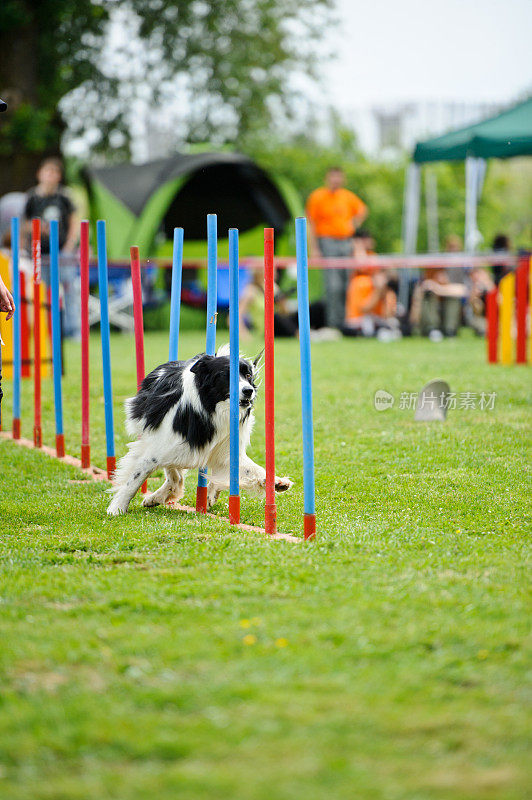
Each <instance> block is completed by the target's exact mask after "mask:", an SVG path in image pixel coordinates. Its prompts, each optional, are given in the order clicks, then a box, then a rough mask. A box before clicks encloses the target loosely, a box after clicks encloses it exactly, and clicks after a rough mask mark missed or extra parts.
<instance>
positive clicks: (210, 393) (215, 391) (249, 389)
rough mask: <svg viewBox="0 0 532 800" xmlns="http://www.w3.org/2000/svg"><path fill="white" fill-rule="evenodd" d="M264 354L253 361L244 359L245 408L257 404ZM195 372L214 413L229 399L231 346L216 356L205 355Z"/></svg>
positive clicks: (241, 392) (242, 393)
mask: <svg viewBox="0 0 532 800" xmlns="http://www.w3.org/2000/svg"><path fill="white" fill-rule="evenodd" d="M261 355H262V354H261ZM261 355H259V356H257V358H255V359H254V360H253V361H250V360H249V359H247V358H241V359H240V362H239V390H238V397H239V405H240V408H241V409H250V408H252V407H253V405H254V403H255V398H256V396H257V386H256V374H257V370H258V363H259V360H260V357H261ZM191 372H193V373H194V374H195V376H196V388H197V390H198V393H199V395H200V398H201V401H202V403H203V405H204V407H205V408H206V409H207V410H209V411H210V412H213V411H214V409H215V407H216V404H217V403H219V402H221V401H223V400H228V399H229V345H224V346H223V347H220V349H219V350H218V352H217V353H216V355H215V356H208V355H205V354H204V355H201V356H200V357H199V358H198V360H197V361H196V362H195V364H194V365H193V366H192V367H191Z"/></svg>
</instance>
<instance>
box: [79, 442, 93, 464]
mask: <svg viewBox="0 0 532 800" xmlns="http://www.w3.org/2000/svg"><path fill="white" fill-rule="evenodd" d="M90 465H91V446H90V444H82V445H81V469H89V467H90Z"/></svg>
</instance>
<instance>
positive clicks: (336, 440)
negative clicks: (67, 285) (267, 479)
mask: <svg viewBox="0 0 532 800" xmlns="http://www.w3.org/2000/svg"><path fill="white" fill-rule="evenodd" d="M201 346H202V345H201V337H200V336H199V335H196V334H194V333H189V334H184V335H183V337H182V340H181V353H182V355H184V356H185V355H186V356H188V355H192V354H193V353H195V352H198V351H199V350H201ZM78 348H79V346H76V345H71V344H69V345H68V346H67V348H66V367H67V374H66V377H65V381H64V390H65V419H66V422H65V429H66V442H67V450H68V452H70V453H72V454H74V455H79V427H80V424H79V402H80V399H79V383H80V374H79V363H78ZM91 348H92V354H93V364H92V368H93V381H92V385H91V403H92V405H91V426H92V452H93V456H94V459H93V460H94V461H95V463H98V464H100V465H101V466H103V465H104V462H105V452H104V434H103V397H102V387H101V379H100V375H99V363H100V353H99V349H98V348H99V342H98V340H97V339H96V338H94V339H93V340H92V341H91ZM166 348H167V340H166V337H164V336H162V335H159V334H150V335H149V336H148V339H147V342H146V352H147V356H146V362H147V366H148V368H151V367H153V366H155V365H156V364H157V363H160V362H162V361H164V360H165V358H166ZM112 349H113V365H114V374H113V380H114V392H115V398H116V408H115V420H116V428H117V454H118V455H120V454H122V453H123V452H124V445H125V441H126V438H125V434H124V431H123V413H122V410H121V402H122V400H123V398H125V397H126V396H128V395H129V394H131V393H132V391H133V389H134V374H135V369H134V349H133V343H132V340H131V339H130V338H128V337H121V336H115V337H114V338H113V342H112ZM257 349H258V345H256V346H253V345H251V346H250V347H249V351H250V352H251V353H254V352H255V351H256V350H257ZM297 364H298V354H297V343H296V342H294V341H279V342H278V344H277V462H278V473H280V474H289V475H291V477H292V478H294V479H295V481H296V486H295V487H294V490H293V492H292V493H291V494H289V495H285V496H281V497H280V498H279V502H278V507H279V513H278V518H279V528H280V529H281V530H283V531H286V532H289V533H295V534H299V533H300V532H301V518H302V458H301V437H300V416H299V414H300V412H299V408H300V406H299V384H298V380H297V374H298V370H297ZM313 370H314V391H315V401H314V414H315V437H316V488H317V513H318V540H317V542H316V543H307V544H304V543H302V544H295V545H293V544H287V543H285V542H271V541H268V540H267V539H266V538H265V537H264V536H261V535H256V534H243V533H241V532H236V531H231V530H229V529H228V527H227V526H226V525H225V524H224V523H223V522H221V521H216V520H204V519H198V518H196V517H192V518H190V517H188V516H185V515H182V514H180V513H178V512H172V511H170V510H168V509H163V508H159V509H152V510H143V509H142V508H141V507H140V501H139V499H135V500H134V502H133V504H132V508H131V513H129V514H128V515H127V516H125V517H123V518H114V519H108V518H107V517H106V516H105V508H106V504H107V501H108V498H107V496H106V495H105V494H104V491H103V486H102V485H99V484H95V483H92V482H89V481H84V482H82V483H79V482H77V481H79V479H80V477H81V476H80V473H78V472H77V471H76V470H75V469H74V468H71V467H68V466H66V465H64V464H60V463H58V462H55V461H54V460H52V459H49V458H47V457H46V456H44V455H42V454H39V453H34V452H32V451H27V450H23V449H19V448H18V447H17V446H15V445H13V444H12V443H9V442H1V443H0V469H1V475H2V492H1V493H0V518H1V520H2V535H1V555H2V568H3V573H2V578H1V589H0V595H1V596H0V623H1V630H0V637H1V638H0V640H1V642H2V646H1V647H0V673H1V677H0V685H1V697H0V703H1V705H0V796H2V797H6V798H9V800H22V799H23V800H45V799H46V800H52V799H53V800H78V799H79V800H81V799H83V800H89V798H90V799H91V800H93V799H94V798H98V800H101V799H106V798H113V799H114V798H116V800H137V799H138V800H140V799H141V798H142V799H144V798H146V797H153V798H157V800H170V799H171V798H172V799H173V798H175V797H179V798H180V800H192V798H194V800H198V799H199V798H202V799H203V798H213V800H214V799H215V798H216V800H218V799H219V798H238V800H300V799H301V798H306V799H307V800H314V799H315V800H318V799H319V800H321V799H322V798H326V797H327V798H334V800H337V799H338V800H343V799H344V798H345V799H346V800H347V799H349V800H351V798H357V800H358V798H362V800H366V799H367V800H380V799H381V798H382V800H424V799H425V798H427V799H429V798H434V799H435V800H443V799H445V798H475V799H477V798H478V799H480V798H482V799H483V798H486V799H491V798H493V800H495V799H496V800H510V799H512V800H514V799H517V798H523V799H524V798H525V797H526V796H527V778H528V777H529V767H528V765H529V762H530V756H529V752H527V726H528V725H529V721H530V717H529V715H527V709H526V697H527V695H526V687H527V684H526V667H527V665H529V664H530V652H529V651H528V652H527V649H526V637H527V634H528V632H529V622H528V616H527V612H528V611H529V605H527V604H528V597H527V594H526V588H527V568H526V564H527V555H528V548H527V535H528V534H529V532H530V467H529V465H530V427H529V423H530V400H531V397H530V395H531V382H530V373H529V370H528V369H527V368H523V367H508V368H504V367H491V368H490V367H488V366H486V365H485V363H484V346H483V343H482V342H480V341H477V340H473V339H470V338H468V337H464V338H460V339H457V340H452V341H445V342H443V343H441V344H439V345H432V344H431V343H428V342H427V341H423V340H408V341H407V340H405V341H402V342H397V343H392V344H381V343H379V342H375V341H344V342H340V343H319V344H316V345H315V346H314V348H313ZM434 377H442V378H445V379H446V380H448V381H449V383H450V384H451V388H452V389H453V390H454V391H457V392H466V391H473V392H477V393H478V392H481V391H486V392H488V391H495V392H497V400H496V405H495V409H494V410H493V411H487V410H485V411H481V410H459V409H457V410H455V411H451V412H450V414H449V417H448V420H447V422H446V423H445V424H438V423H433V424H428V425H427V424H419V423H414V421H413V412H411V411H403V410H401V409H399V408H398V407H397V401H396V405H395V406H394V408H393V409H392V410H390V411H386V412H380V413H378V412H376V411H375V410H374V408H373V394H374V392H375V390H376V389H379V388H384V389H387V390H388V391H390V392H392V393H394V394H395V395H396V396H398V395H399V393H400V392H401V391H416V390H418V389H419V388H420V387H421V386H422V385H423V383H425V382H426V381H427V380H429V379H430V378H434ZM44 388H45V412H44V414H45V419H47V423H46V424H45V430H44V438H45V441H46V442H47V443H49V444H53V424H51V423H52V413H51V412H52V405H51V394H50V393H51V386H50V382H49V381H45V386H44ZM5 390H6V402H5V405H4V422H6V421H8V420H9V419H10V408H9V402H10V393H11V392H10V386H9V383H8V382H6V385H5ZM30 391H31V386H30V385H25V387H24V400H23V408H24V413H23V434H24V435H26V436H28V437H31V429H32V421H31V398H30ZM262 429H263V406H262V404H261V403H259V407H258V410H257V426H256V433H255V434H254V437H253V442H252V448H251V451H250V452H251V455H252V456H254V457H255V458H257V459H258V460H263V459H262V456H261V454H262V453H263V447H264V437H263V430H262ZM152 484H153V486H156V485H157V481H156V480H155V479H152ZM193 484H194V480H193V476H190V478H189V487H188V490H187V499H188V500H189V501H192V500H193V496H194V486H193ZM226 507H227V506H226V501H225V500H223V501H222V502H220V503H219V504H218V508H219V509H220V512H221V513H225V512H226ZM242 514H243V518H244V520H245V521H248V522H251V523H257V524H260V523H261V520H262V508H261V503H260V502H258V501H255V500H250V499H245V500H244V501H243V506H242Z"/></svg>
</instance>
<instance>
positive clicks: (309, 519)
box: [303, 514, 316, 539]
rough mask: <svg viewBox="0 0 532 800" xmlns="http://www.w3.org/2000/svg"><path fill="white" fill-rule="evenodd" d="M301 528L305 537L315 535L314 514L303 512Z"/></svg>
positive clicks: (311, 537)
mask: <svg viewBox="0 0 532 800" xmlns="http://www.w3.org/2000/svg"><path fill="white" fill-rule="evenodd" d="M303 530H304V533H305V539H314V538H315V537H316V514H305V520H304V528H303Z"/></svg>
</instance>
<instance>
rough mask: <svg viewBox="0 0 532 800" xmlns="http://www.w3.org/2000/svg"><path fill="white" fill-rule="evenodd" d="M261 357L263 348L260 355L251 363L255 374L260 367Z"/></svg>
mask: <svg viewBox="0 0 532 800" xmlns="http://www.w3.org/2000/svg"><path fill="white" fill-rule="evenodd" d="M263 355H264V347H263V348H262V350H261V351H260V353H259V354H258V355H257V356H255V358H254V359H253V361H252V362H251V363H252V364H253V372H256V371H257V370H258V368H259V366H260V360H261V358H262V356H263Z"/></svg>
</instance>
